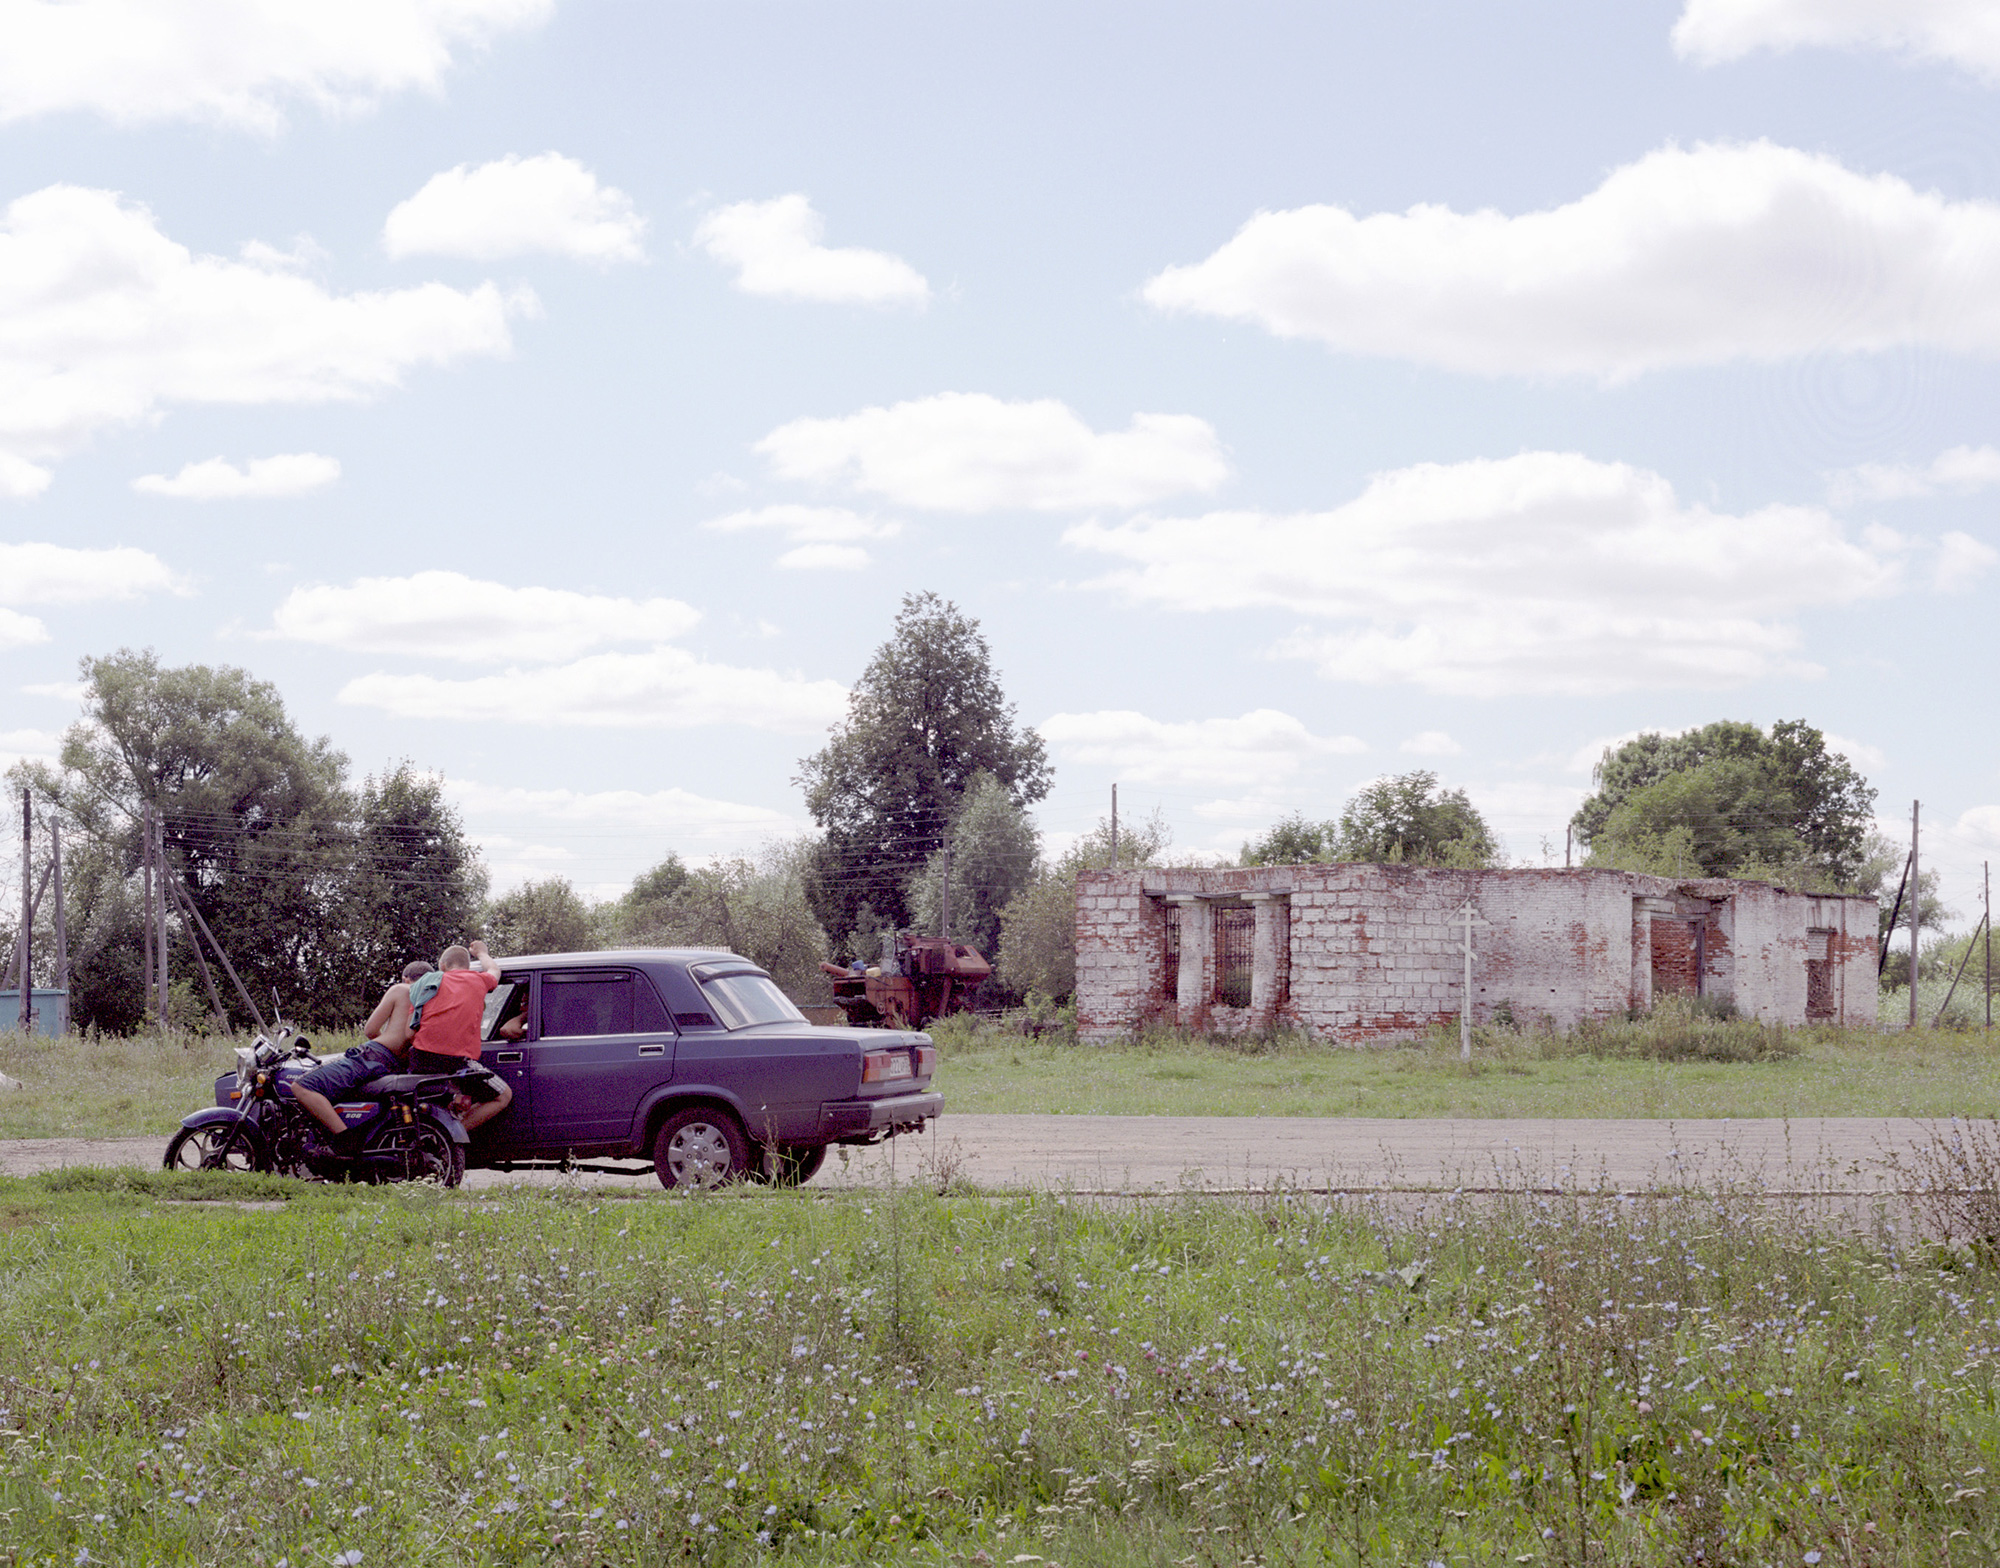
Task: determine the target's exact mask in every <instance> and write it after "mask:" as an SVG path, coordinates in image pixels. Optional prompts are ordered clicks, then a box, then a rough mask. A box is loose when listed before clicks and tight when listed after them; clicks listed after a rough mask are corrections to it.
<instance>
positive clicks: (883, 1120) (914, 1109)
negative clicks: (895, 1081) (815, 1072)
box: [819, 1091, 944, 1143]
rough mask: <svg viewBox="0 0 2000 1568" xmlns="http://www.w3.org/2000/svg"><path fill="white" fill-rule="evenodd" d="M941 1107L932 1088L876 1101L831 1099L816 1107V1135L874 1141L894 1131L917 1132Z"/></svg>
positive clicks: (839, 1140) (941, 1100) (831, 1140)
mask: <svg viewBox="0 0 2000 1568" xmlns="http://www.w3.org/2000/svg"><path fill="white" fill-rule="evenodd" d="M943 1109H944V1096H943V1095H942V1094H938V1093H936V1092H935V1091H932V1092H928V1093H924V1094H897V1095H890V1096H887V1097H885V1098H883V1099H879V1100H830V1101H827V1102H826V1103H825V1104H823V1105H821V1106H820V1108H819V1135H820V1137H821V1138H823V1139H825V1140H826V1141H827V1142H828V1143H873V1142H874V1141H875V1140H876V1139H877V1138H885V1137H887V1136H888V1135H889V1134H890V1133H893V1132H916V1131H917V1130H918V1129H920V1128H921V1127H922V1126H923V1125H924V1123H925V1122H927V1121H929V1120H930V1119H931V1118H932V1117H933V1116H936V1115H937V1114H938V1113H939V1112H940V1111H942V1110H943Z"/></svg>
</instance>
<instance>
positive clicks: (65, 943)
mask: <svg viewBox="0 0 2000 1568" xmlns="http://www.w3.org/2000/svg"><path fill="white" fill-rule="evenodd" d="M49 853H50V854H51V855H52V856H54V857H55V858H54V861H53V865H54V867H55V895H56V989H57V990H58V991H60V992H62V993H63V1003H62V1007H63V1026H64V1028H68V1026H69V921H68V914H67V911H66V910H65V909H64V908H63V902H64V901H63V879H62V824H61V823H60V822H51V823H50V824H49Z"/></svg>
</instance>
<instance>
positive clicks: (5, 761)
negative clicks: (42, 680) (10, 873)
mask: <svg viewBox="0 0 2000 1568" xmlns="http://www.w3.org/2000/svg"><path fill="white" fill-rule="evenodd" d="M6 624H7V623H6V615H5V612H4V611H0V648H4V647H6V646H7V641H6ZM61 754H62V736H60V735H58V734H57V733H56V732H55V731H53V730H0V772H5V771H6V770H7V769H9V768H11V767H13V766H14V765H15V764H16V763H17V762H54V761H55V760H56V759H57V757H59V756H60V755H61ZM14 803H15V806H16V807H17V808H18V807H19V805H20V797H19V796H16V797H15V802H14ZM15 826H17V827H18V826H19V819H18V812H17V817H16V822H15ZM15 886H16V888H18V887H19V886H20V884H19V883H16V884H15Z"/></svg>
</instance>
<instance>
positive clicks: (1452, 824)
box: [1242, 769, 1501, 867]
mask: <svg viewBox="0 0 2000 1568" xmlns="http://www.w3.org/2000/svg"><path fill="white" fill-rule="evenodd" d="M1242 860H1243V864H1244V865H1246V866H1296V865H1310V864H1312V863H1313V862H1316V861H1332V860H1375V861H1388V862H1408V863H1410V864H1413V865H1422V866H1464V867H1477V866H1494V865H1498V864H1500V860H1501V855H1500V842H1499V840H1498V839H1497V838H1495V837H1494V835H1493V830H1492V829H1491V828H1490V827H1488V826H1487V824H1486V819H1485V818H1484V817H1482V816H1481V815H1480V814H1479V810H1478V808H1477V807H1475V806H1474V805H1473V804H1472V802H1471V800H1469V799H1468V798H1467V797H1466V793H1465V791H1464V790H1462V789H1444V788H1442V787H1441V786H1440V785H1439V784H1438V778H1437V775H1436V774H1435V773H1429V772H1425V771H1423V770H1421V769H1419V770H1418V771H1416V772H1414V773H1402V774H1398V775H1397V776H1396V777H1394V778H1384V779H1377V780H1375V782H1374V783H1372V784H1367V785H1364V786H1363V787H1362V788H1361V789H1359V790H1357V791H1356V792H1355V794H1354V796H1353V798H1352V799H1350V800H1349V801H1348V802H1347V805H1346V807H1345V809H1343V810H1342V812H1341V814H1340V819H1339V820H1338V821H1337V822H1313V821H1311V820H1309V819H1308V818H1307V817H1306V816H1304V815H1303V814H1302V813H1298V812H1294V813H1293V814H1292V815H1291V816H1289V817H1286V818H1285V819H1284V820H1283V821H1281V822H1278V823H1277V824H1275V825H1274V826H1273V827H1272V829H1271V831H1270V832H1269V833H1267V834H1265V835H1264V837H1263V838H1261V839H1258V840H1255V841H1254V842H1252V843H1248V844H1245V845H1244V846H1243V855H1242Z"/></svg>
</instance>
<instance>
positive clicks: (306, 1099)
mask: <svg viewBox="0 0 2000 1568" xmlns="http://www.w3.org/2000/svg"><path fill="white" fill-rule="evenodd" d="M430 968H431V966H430V965H429V964H427V963H424V962H423V961H422V960H421V959H416V960H412V961H411V962H410V963H407V964H405V965H404V966H403V978H402V979H401V980H399V981H397V982H396V983H395V984H394V985H392V986H390V987H389V989H388V990H386V991H384V992H383V993H382V1000H381V1001H379V1002H377V1003H376V1004H375V1011H374V1012H372V1013H370V1014H369V1015H368V1022H367V1023H365V1024H363V1025H362V1026H361V1032H362V1034H364V1035H365V1036H366V1037H367V1038H366V1039H365V1040H364V1041H363V1042H362V1044H360V1045H356V1046H350V1047H348V1049H347V1050H346V1051H345V1052H344V1053H343V1054H342V1055H339V1056H336V1057H333V1058H331V1059H330V1060H328V1061H325V1062H322V1063H321V1064H320V1065H319V1066H318V1067H315V1068H314V1069H313V1070H312V1071H311V1072H309V1073H306V1074H305V1075H303V1076H302V1077H300V1078H297V1079H295V1080H293V1083H292V1094H293V1096H294V1097H295V1098H296V1099H297V1100H298V1102H299V1104H300V1105H301V1106H302V1107H304V1109H305V1110H306V1112H307V1113H308V1114H309V1115H310V1116H311V1117H312V1119H313V1120H314V1121H316V1122H318V1123H319V1125H320V1126H321V1127H322V1128H324V1129H325V1131H324V1132H323V1133H322V1134H321V1135H320V1137H319V1139H318V1141H317V1142H316V1143H314V1144H311V1145H309V1146H308V1148H307V1151H306V1152H307V1153H308V1154H310V1155H315V1156H318V1157H321V1158H325V1157H328V1156H331V1157H335V1158H339V1157H343V1156H345V1155H348V1154H352V1153H353V1152H354V1150H353V1147H352V1144H353V1139H352V1136H351V1134H352V1131H353V1129H351V1128H349V1126H348V1125H347V1123H346V1122H344V1121H342V1120H341V1117H340V1112H338V1111H336V1110H335V1109H334V1108H333V1102H334V1101H335V1100H336V1099H338V1098H339V1097H340V1096H342V1095H346V1094H352V1093H353V1092H354V1091H355V1090H356V1089H359V1088H360V1087H361V1086H362V1085H363V1084H367V1083H372V1082H374V1081H375V1080H376V1079H377V1078H382V1077H386V1076H387V1075H388V1074H390V1073H393V1072H395V1071H397V1070H398V1069H399V1068H400V1067H401V1066H402V1065H403V1056H404V1053H405V1052H406V1051H407V1050H408V1049H409V1045H410V982H411V981H413V980H418V979H421V978H422V977H423V976H425V975H427V974H429V973H430Z"/></svg>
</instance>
